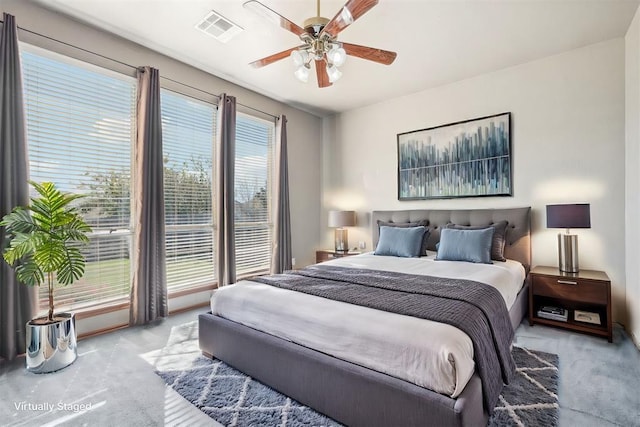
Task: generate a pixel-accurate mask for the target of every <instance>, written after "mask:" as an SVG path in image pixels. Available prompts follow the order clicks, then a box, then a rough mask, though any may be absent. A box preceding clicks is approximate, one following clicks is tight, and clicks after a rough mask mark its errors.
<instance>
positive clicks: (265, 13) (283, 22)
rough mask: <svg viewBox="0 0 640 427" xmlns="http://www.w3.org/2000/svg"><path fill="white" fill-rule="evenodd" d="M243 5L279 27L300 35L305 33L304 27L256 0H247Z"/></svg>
mask: <svg viewBox="0 0 640 427" xmlns="http://www.w3.org/2000/svg"><path fill="white" fill-rule="evenodd" d="M243 6H244V7H245V8H246V9H249V10H251V11H253V12H255V13H257V14H258V15H260V16H262V17H263V18H266V19H268V20H269V21H271V22H273V23H274V24H276V25H278V26H279V27H282V28H284V29H285V30H287V31H291V32H292V33H293V34H295V35H297V36H301V35H303V34H306V33H307V32H306V31H305V30H304V28H302V27H300V26H299V25H296V24H294V23H293V22H291V21H289V20H288V19H287V18H285V17H284V16H282V15H280V14H279V13H278V12H276V11H274V10H273V9H270V8H269V7H267V6H265V5H263V4H262V3H260V2H259V1H257V0H249V1H248V2H245V3H244V4H243Z"/></svg>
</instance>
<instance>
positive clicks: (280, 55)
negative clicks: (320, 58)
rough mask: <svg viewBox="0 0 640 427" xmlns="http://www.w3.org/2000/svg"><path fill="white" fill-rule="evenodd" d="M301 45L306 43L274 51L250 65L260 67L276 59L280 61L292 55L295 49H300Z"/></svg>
mask: <svg viewBox="0 0 640 427" xmlns="http://www.w3.org/2000/svg"><path fill="white" fill-rule="evenodd" d="M301 47H304V45H301V46H296V47H292V48H291V49H287V50H283V51H282V52H278V53H274V54H273V55H269V56H266V57H264V58H262V59H258V60H257V61H253V62H252V63H250V64H249V65H251V66H252V67H254V68H260V67H264V66H265V65H269V64H273V63H274V62H276V61H280V60H281V59H285V58H288V57H289V55H291V52H293V51H294V50H297V49H300V48H301Z"/></svg>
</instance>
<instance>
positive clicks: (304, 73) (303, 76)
mask: <svg viewBox="0 0 640 427" xmlns="http://www.w3.org/2000/svg"><path fill="white" fill-rule="evenodd" d="M293 75H294V76H296V78H297V79H298V80H300V81H301V82H302V83H306V82H308V81H309V66H308V65H306V64H302V65H301V66H299V67H298V68H296V71H295V72H294V73H293Z"/></svg>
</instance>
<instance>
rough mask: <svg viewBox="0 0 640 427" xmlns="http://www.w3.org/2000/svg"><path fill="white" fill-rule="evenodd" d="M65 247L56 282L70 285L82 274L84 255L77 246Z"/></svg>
mask: <svg viewBox="0 0 640 427" xmlns="http://www.w3.org/2000/svg"><path fill="white" fill-rule="evenodd" d="M65 249H66V251H65V262H63V263H62V265H61V266H60V269H59V270H58V282H60V284H62V285H70V284H71V283H73V282H74V281H76V280H77V279H79V278H81V277H82V276H83V275H84V257H83V256H82V253H80V250H79V249H78V248H65Z"/></svg>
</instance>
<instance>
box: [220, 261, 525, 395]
mask: <svg viewBox="0 0 640 427" xmlns="http://www.w3.org/2000/svg"><path fill="white" fill-rule="evenodd" d="M328 263H331V264H333V265H337V266H342V267H354V268H369V269H377V270H386V271H398V272H403V273H410V274H424V275H431V276H440V277H451V278H466V279H470V280H475V281H478V282H483V283H487V284H489V285H491V286H494V287H495V288H496V289H497V290H498V291H499V292H500V294H501V295H502V297H503V298H504V299H505V302H506V304H507V308H510V307H511V306H512V305H513V303H514V301H515V299H516V296H517V294H518V292H519V290H520V288H521V287H522V284H523V281H524V277H525V272H524V268H523V267H522V265H521V264H520V263H519V262H517V261H512V260H507V262H496V263H494V264H472V263H467V262H453V261H435V260H434V254H433V253H432V254H431V255H430V256H428V257H421V258H397V257H386V256H377V255H373V254H372V253H369V254H363V255H357V256H350V257H343V258H337V259H335V260H332V261H329V262H328ZM211 310H212V312H213V314H216V315H218V316H221V317H224V318H226V319H229V320H232V321H234V322H237V323H241V324H243V325H246V326H249V327H252V328H254V329H257V330H260V331H263V332H266V333H269V334H271V335H275V336H277V337H280V338H284V339H287V340H290V341H292V342H295V343H297V344H300V345H303V346H305V347H309V348H313V349H316V350H319V351H321V352H323V353H326V354H330V355H332V356H335V357H337V358H340V359H343V360H346V361H349V362H352V363H356V364H358V365H362V366H365V367H367V368H370V369H374V370H376V371H379V372H383V373H386V374H389V375H392V376H394V377H398V378H401V379H403V380H406V381H410V382H412V383H414V384H417V385H419V386H422V387H425V388H428V389H430V390H433V391H436V392H438V393H442V394H446V395H448V396H451V397H454V398H455V397H457V396H458V395H459V394H460V393H461V392H462V390H463V389H464V387H465V386H466V384H467V382H468V381H469V379H470V378H471V376H472V375H473V371H474V368H475V364H474V361H473V344H472V343H471V339H470V338H469V337H468V336H467V334H465V333H464V332H462V331H461V330H459V329H457V328H455V327H453V326H450V325H447V324H443V323H438V322H433V321H430V320H425V319H418V318H414V317H410V316H403V315H399V314H394V313H389V312H384V311H380V310H375V309H371V308H366V307H360V306H357V305H353V304H348V303H343V302H338V301H332V300H329V299H325V298H320V297H316V296H313V295H307V294H303V293H300V292H294V291H288V290H285V289H280V288H276V287H273V286H269V285H264V284H261V283H256V282H251V281H241V282H238V283H237V284H235V285H230V286H225V287H223V288H220V289H218V290H216V291H215V292H214V293H213V296H212V297H211Z"/></svg>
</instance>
